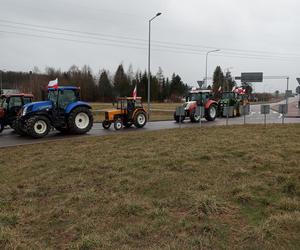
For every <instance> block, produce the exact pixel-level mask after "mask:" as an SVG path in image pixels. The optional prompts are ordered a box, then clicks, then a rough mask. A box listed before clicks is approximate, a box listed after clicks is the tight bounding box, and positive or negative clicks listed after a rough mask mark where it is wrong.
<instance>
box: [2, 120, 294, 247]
mask: <svg viewBox="0 0 300 250" xmlns="http://www.w3.org/2000/svg"><path fill="white" fill-rule="evenodd" d="M234 140H235V141H234ZM299 142H300V126H299V125H284V126H280V125H278V126H275V125H272V126H271V125H270V126H268V128H267V129H265V128H264V127H263V126H258V125H255V126H235V127H211V128H189V129H181V130H180V129H173V130H163V131H153V132H138V133H134V132H133V133H128V134H125V133H122V134H117V135H109V136H103V137H93V138H92V137H90V138H88V137H79V138H76V139H70V140H65V141H59V142H52V143H44V144H38V145H32V146H22V147H13V148H6V149H0V154H1V158H0V173H1V175H0V249H80V250H89V249H299V246H300V237H299V236H300V146H299V145H300V144H299Z"/></svg>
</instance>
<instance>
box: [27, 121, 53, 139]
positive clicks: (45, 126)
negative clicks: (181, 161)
mask: <svg viewBox="0 0 300 250" xmlns="http://www.w3.org/2000/svg"><path fill="white" fill-rule="evenodd" d="M50 129H51V125H50V121H49V119H48V118H47V117H45V116H33V117H31V118H29V119H28V120H27V123H26V131H27V134H28V135H29V136H31V137H33V138H43V137H45V136H46V135H48V133H49V131H50Z"/></svg>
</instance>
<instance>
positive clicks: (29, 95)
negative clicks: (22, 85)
mask: <svg viewBox="0 0 300 250" xmlns="http://www.w3.org/2000/svg"><path fill="white" fill-rule="evenodd" d="M8 97H30V98H33V95H32V94H25V93H18V94H5V95H1V98H8Z"/></svg>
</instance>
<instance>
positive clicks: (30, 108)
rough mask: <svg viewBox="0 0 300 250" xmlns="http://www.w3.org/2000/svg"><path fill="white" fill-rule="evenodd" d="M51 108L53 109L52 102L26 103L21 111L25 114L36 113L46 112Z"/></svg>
mask: <svg viewBox="0 0 300 250" xmlns="http://www.w3.org/2000/svg"><path fill="white" fill-rule="evenodd" d="M52 108H53V102H51V101H43V102H32V103H27V104H25V105H24V107H23V109H26V110H27V112H37V111H42V110H48V109H52Z"/></svg>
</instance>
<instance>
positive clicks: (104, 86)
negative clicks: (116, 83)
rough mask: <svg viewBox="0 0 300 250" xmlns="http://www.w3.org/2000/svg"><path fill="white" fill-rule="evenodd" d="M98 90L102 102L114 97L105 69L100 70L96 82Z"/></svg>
mask: <svg viewBox="0 0 300 250" xmlns="http://www.w3.org/2000/svg"><path fill="white" fill-rule="evenodd" d="M98 91H99V94H100V98H101V101H102V102H107V101H112V100H113V99H114V96H113V87H112V85H111V82H110V80H109V78H108V74H107V71H106V70H102V72H101V74H100V78H99V82H98Z"/></svg>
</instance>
